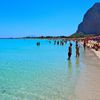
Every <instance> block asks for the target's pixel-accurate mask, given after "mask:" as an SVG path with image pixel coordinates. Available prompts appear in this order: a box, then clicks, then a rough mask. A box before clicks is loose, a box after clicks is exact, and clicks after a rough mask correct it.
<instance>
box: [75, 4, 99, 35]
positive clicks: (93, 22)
mask: <svg viewBox="0 0 100 100" xmlns="http://www.w3.org/2000/svg"><path fill="white" fill-rule="evenodd" d="M76 33H80V34H81V33H84V34H94V35H100V3H95V4H94V5H93V7H91V8H90V9H89V10H88V11H87V12H86V14H85V15H84V18H83V21H82V22H81V23H80V24H79V26H78V30H77V32H76Z"/></svg>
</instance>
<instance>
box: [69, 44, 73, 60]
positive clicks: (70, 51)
mask: <svg viewBox="0 0 100 100" xmlns="http://www.w3.org/2000/svg"><path fill="white" fill-rule="evenodd" d="M71 55H72V43H70V46H69V48H68V60H70V58H71Z"/></svg>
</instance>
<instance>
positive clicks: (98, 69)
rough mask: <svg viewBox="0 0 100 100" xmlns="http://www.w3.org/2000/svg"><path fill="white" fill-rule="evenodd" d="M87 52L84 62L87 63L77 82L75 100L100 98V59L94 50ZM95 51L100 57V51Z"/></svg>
mask: <svg viewBox="0 0 100 100" xmlns="http://www.w3.org/2000/svg"><path fill="white" fill-rule="evenodd" d="M86 52H87V54H86V55H85V56H86V57H85V58H86V59H85V60H84V63H85V64H87V65H86V66H84V70H82V72H81V73H82V74H81V76H80V78H79V80H78V82H77V86H76V92H75V94H76V99H75V100H100V59H98V58H97V57H96V56H95V54H94V53H93V52H91V51H89V50H87V51H86ZM90 52H91V53H90ZM95 53H96V55H97V56H98V57H100V52H95ZM87 55H88V56H87Z"/></svg>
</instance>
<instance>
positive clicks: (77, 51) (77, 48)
mask: <svg viewBox="0 0 100 100" xmlns="http://www.w3.org/2000/svg"><path fill="white" fill-rule="evenodd" d="M79 56H80V53H79V46H78V44H76V57H79Z"/></svg>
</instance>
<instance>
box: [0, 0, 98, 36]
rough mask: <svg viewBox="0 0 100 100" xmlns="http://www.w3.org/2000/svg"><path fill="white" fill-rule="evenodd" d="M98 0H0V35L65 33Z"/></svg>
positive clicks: (70, 32) (59, 34)
mask: <svg viewBox="0 0 100 100" xmlns="http://www.w3.org/2000/svg"><path fill="white" fill-rule="evenodd" d="M96 2H100V0H0V37H22V36H63V35H64V36H69V35H71V34H73V33H75V32H76V30H77V27H78V24H80V22H81V21H82V20H83V16H84V14H85V13H86V12H87V10H88V9H89V8H90V7H92V6H93V5H94V4H95V3H96Z"/></svg>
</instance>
